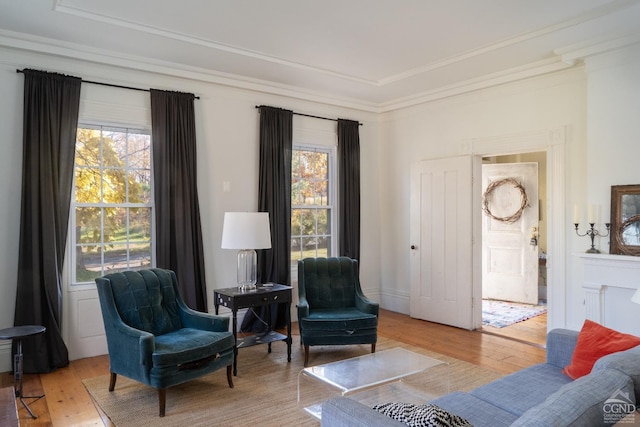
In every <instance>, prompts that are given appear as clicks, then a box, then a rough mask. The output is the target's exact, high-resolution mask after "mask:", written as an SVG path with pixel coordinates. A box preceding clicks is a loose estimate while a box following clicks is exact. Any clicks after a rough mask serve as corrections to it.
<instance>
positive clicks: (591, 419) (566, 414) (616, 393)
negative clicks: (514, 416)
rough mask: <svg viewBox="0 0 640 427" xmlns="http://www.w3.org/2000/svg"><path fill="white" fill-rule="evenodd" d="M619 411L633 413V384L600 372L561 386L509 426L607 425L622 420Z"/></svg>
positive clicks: (609, 372)
mask: <svg viewBox="0 0 640 427" xmlns="http://www.w3.org/2000/svg"><path fill="white" fill-rule="evenodd" d="M605 403H607V405H605ZM620 409H624V410H629V411H630V412H633V411H634V410H635V394H634V392H633V381H632V380H631V378H630V377H629V376H628V375H625V374H623V373H622V372H619V371H616V370H613V369H603V370H601V371H598V372H593V373H591V374H589V375H587V376H584V377H581V378H579V379H577V380H575V381H573V382H571V383H569V384H567V385H565V386H563V387H562V388H560V389H559V390H558V391H557V392H555V393H553V394H552V395H550V396H549V397H547V399H546V400H545V401H544V402H543V403H541V404H540V405H537V406H535V407H533V408H531V409H529V410H528V411H527V412H525V413H524V414H523V415H522V416H521V417H520V418H518V420H517V421H516V422H514V423H513V424H512V426H513V427H517V426H527V427H548V426H554V427H555V426H576V427H582V426H594V425H609V424H615V423H616V422H618V421H620V420H621V419H622V418H624V416H625V415H626V412H624V411H621V410H620Z"/></svg>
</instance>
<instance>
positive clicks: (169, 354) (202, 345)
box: [152, 328, 235, 368]
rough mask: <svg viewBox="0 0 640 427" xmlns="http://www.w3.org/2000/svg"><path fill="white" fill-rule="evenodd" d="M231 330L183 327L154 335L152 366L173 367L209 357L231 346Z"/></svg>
mask: <svg viewBox="0 0 640 427" xmlns="http://www.w3.org/2000/svg"><path fill="white" fill-rule="evenodd" d="M234 343H235V341H234V338H233V334H232V333H231V332H210V331H202V330H199V329H191V328H184V329H179V330H178V331H174V332H169V333H168V334H164V335H159V336H156V337H155V345H156V349H155V351H154V352H153V354H152V360H153V366H154V368H164V367H173V366H178V365H181V364H185V363H190V362H195V361H197V360H200V359H205V358H207V357H211V356H213V355H215V354H216V353H222V352H224V351H227V350H230V349H232V348H233V345H234Z"/></svg>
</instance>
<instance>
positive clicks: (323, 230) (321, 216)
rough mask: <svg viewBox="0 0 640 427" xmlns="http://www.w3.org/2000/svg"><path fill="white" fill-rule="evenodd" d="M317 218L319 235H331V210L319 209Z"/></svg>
mask: <svg viewBox="0 0 640 427" xmlns="http://www.w3.org/2000/svg"><path fill="white" fill-rule="evenodd" d="M317 218H318V231H317V232H318V234H320V235H323V234H324V235H327V234H331V224H329V218H330V215H329V209H318V210H317Z"/></svg>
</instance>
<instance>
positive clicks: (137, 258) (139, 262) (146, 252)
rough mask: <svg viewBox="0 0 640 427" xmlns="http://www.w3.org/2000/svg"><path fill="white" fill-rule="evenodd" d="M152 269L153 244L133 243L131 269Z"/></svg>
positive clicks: (130, 256) (130, 259)
mask: <svg viewBox="0 0 640 427" xmlns="http://www.w3.org/2000/svg"><path fill="white" fill-rule="evenodd" d="M149 267H151V243H132V244H131V245H130V247H129V268H134V269H137V268H149Z"/></svg>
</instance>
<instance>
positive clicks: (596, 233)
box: [573, 222, 611, 254]
mask: <svg viewBox="0 0 640 427" xmlns="http://www.w3.org/2000/svg"><path fill="white" fill-rule="evenodd" d="M573 225H574V226H575V227H576V234H577V235H578V236H580V237H584V236H589V237H590V238H591V248H589V249H587V250H586V251H585V252H586V253H588V254H599V253H600V251H599V250H598V249H596V247H595V245H594V244H593V239H595V237H596V236H600V237H607V236H608V235H609V231H610V230H609V227H611V224H610V223H608V222H607V223H605V224H604V226H605V227H607V234H602V233H601V232H599V231H598V230H596V229H595V228H594V227H595V225H596V224H595V222H590V223H589V228H588V229H587V231H586V232H585V233H584V234H580V233H579V232H578V226H579V225H580V224H578V223H577V222H575V223H573Z"/></svg>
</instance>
